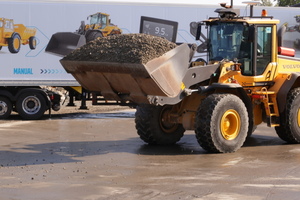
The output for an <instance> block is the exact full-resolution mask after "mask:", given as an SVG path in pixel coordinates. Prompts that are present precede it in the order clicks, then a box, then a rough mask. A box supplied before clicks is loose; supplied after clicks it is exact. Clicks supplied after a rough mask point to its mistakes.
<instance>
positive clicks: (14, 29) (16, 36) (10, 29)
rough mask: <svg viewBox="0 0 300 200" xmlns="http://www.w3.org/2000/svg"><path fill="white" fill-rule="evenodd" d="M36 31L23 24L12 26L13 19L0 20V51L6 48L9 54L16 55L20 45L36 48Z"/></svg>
mask: <svg viewBox="0 0 300 200" xmlns="http://www.w3.org/2000/svg"><path fill="white" fill-rule="evenodd" d="M35 34H36V29H35V28H28V27H26V26H24V25H23V24H14V20H13V19H6V18H0V50H1V49H2V47H3V46H7V47H8V50H9V52H10V53H18V52H19V51H20V48H21V44H23V45H26V44H29V48H30V49H32V50H33V49H35V48H36V38H35Z"/></svg>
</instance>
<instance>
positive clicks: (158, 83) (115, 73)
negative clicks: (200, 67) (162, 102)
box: [60, 44, 191, 103]
mask: <svg viewBox="0 0 300 200" xmlns="http://www.w3.org/2000/svg"><path fill="white" fill-rule="evenodd" d="M190 57H191V49H190V48H189V46H188V45H187V44H182V45H180V46H178V47H176V48H175V49H172V50H171V51H169V52H167V53H165V54H164V55H163V56H160V57H158V58H155V59H153V60H150V61H149V62H147V63H146V64H137V63H117V62H94V61H70V60H64V59H62V60H60V62H61V64H62V65H63V67H64V68H65V70H66V71H67V72H68V73H71V74H72V75H73V76H74V77H75V79H76V80H77V81H78V82H79V83H80V84H81V85H82V86H83V87H84V88H85V89H87V90H89V91H92V92H93V91H94V92H101V95H102V96H103V97H104V98H105V99H107V100H116V101H121V102H122V101H128V100H129V101H131V102H134V103H149V101H148V99H147V95H155V96H166V97H171V98H172V97H176V96H177V95H178V94H179V93H180V92H181V85H182V79H183V77H184V76H185V74H186V71H187V70H188V66H189V61H190Z"/></svg>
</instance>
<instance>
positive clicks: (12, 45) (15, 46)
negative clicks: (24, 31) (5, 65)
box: [8, 33, 21, 53]
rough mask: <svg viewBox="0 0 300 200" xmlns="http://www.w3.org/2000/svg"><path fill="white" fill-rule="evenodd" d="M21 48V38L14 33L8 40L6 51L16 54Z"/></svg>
mask: <svg viewBox="0 0 300 200" xmlns="http://www.w3.org/2000/svg"><path fill="white" fill-rule="evenodd" d="M20 48H21V37H20V35H19V34H18V33H14V34H13V35H12V37H11V38H9V39H8V50H9V52H10V53H18V52H19V51H20Z"/></svg>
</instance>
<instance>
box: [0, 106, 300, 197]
mask: <svg viewBox="0 0 300 200" xmlns="http://www.w3.org/2000/svg"><path fill="white" fill-rule="evenodd" d="M97 109H98V110H97ZM74 110H75V111H76V112H73V111H74ZM64 112H65V113H64ZM0 135H1V140H0V200H2V199H3V200H77V199H78V200H100V199H116V200H127V199H128V200H131V199H139V200H148V199H163V200H167V199H193V200H215V199H216V200H240V199H243V200H265V199H272V200H281V199H289V200H292V199H299V191H300V145H289V144H286V143H285V142H284V141H282V140H280V139H279V138H278V137H277V135H276V133H275V131H274V129H273V128H268V127H266V126H265V125H261V126H259V127H258V128H257V130H256V131H255V133H254V135H253V136H252V137H251V138H249V139H248V140H247V141H246V143H245V145H244V147H242V148H241V149H239V150H238V151H237V152H235V153H231V154H209V153H207V152H205V151H204V150H203V149H202V148H201V147H200V146H199V145H198V143H197V141H196V139H195V135H194V132H193V131H187V132H186V134H185V136H184V137H183V138H182V140H181V141H180V142H178V144H176V145H172V146H149V145H147V144H145V143H144V142H143V141H142V140H140V139H139V137H138V135H137V133H136V130H135V124H134V110H133V109H126V110H124V107H123V108H116V107H114V108H113V107H106V108H105V107H94V108H92V109H91V110H85V111H81V110H77V108H67V109H66V110H63V111H61V112H60V113H58V114H53V116H52V118H51V119H48V118H47V117H45V118H44V119H42V120H37V121H22V120H21V119H20V118H19V117H18V116H12V117H11V118H10V119H8V120H3V121H0Z"/></svg>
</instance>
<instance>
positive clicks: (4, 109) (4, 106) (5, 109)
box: [0, 101, 8, 115]
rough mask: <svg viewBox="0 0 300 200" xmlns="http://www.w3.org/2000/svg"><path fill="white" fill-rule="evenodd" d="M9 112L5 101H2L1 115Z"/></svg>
mask: <svg viewBox="0 0 300 200" xmlns="http://www.w3.org/2000/svg"><path fill="white" fill-rule="evenodd" d="M7 111H8V106H7V104H6V103H5V102H4V101H0V115H4V114H5V113H7Z"/></svg>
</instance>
